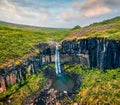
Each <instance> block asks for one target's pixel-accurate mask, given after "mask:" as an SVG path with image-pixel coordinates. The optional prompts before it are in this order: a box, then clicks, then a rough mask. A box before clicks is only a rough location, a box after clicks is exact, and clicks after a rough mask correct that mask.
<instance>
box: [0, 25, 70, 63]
mask: <svg viewBox="0 0 120 105" xmlns="http://www.w3.org/2000/svg"><path fill="white" fill-rule="evenodd" d="M70 32H71V31H70V30H66V29H52V28H37V27H28V26H19V25H14V24H7V23H4V24H3V23H0V65H2V64H3V63H7V62H10V61H11V59H17V58H22V57H23V56H24V55H26V54H30V53H31V52H35V49H36V48H35V45H37V44H38V43H45V42H48V41H51V40H52V41H61V40H63V39H64V38H65V37H66V36H68V35H69V34H70Z"/></svg>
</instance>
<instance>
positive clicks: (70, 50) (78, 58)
mask: <svg viewBox="0 0 120 105" xmlns="http://www.w3.org/2000/svg"><path fill="white" fill-rule="evenodd" d="M59 45H60V46H59V51H60V62H61V64H64V63H76V64H81V66H86V67H89V68H99V69H101V70H103V71H106V69H114V68H118V67H120V42H119V41H115V40H107V39H104V38H91V39H74V40H64V41H63V42H62V43H59ZM37 48H38V49H39V54H38V55H36V56H31V57H29V58H27V59H24V60H23V61H22V62H21V63H20V64H19V65H15V64H14V65H13V66H12V67H6V68H3V69H1V70H0V93H2V92H3V91H5V90H6V89H7V87H8V86H9V85H13V84H15V83H18V84H19V85H21V80H22V79H24V80H25V79H26V74H28V75H31V74H34V73H35V74H37V70H39V69H40V68H42V67H43V66H45V65H47V64H49V63H54V62H55V45H54V44H48V43H41V44H38V45H37Z"/></svg>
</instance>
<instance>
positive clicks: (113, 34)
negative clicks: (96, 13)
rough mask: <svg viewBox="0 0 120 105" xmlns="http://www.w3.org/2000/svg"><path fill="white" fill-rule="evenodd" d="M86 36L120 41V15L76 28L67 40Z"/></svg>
mask: <svg viewBox="0 0 120 105" xmlns="http://www.w3.org/2000/svg"><path fill="white" fill-rule="evenodd" d="M86 38H106V39H108V40H111V39H112V40H116V41H120V17H116V18H113V19H109V20H104V21H103V22H99V23H93V24H91V25H89V26H86V27H83V28H81V29H78V30H75V31H74V32H73V33H72V34H71V35H70V36H68V37H67V38H66V39H67V40H73V39H86Z"/></svg>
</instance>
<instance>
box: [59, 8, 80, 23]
mask: <svg viewBox="0 0 120 105" xmlns="http://www.w3.org/2000/svg"><path fill="white" fill-rule="evenodd" d="M79 17H80V15H79V14H78V13H77V11H74V10H73V9H70V10H67V11H63V12H61V18H63V19H64V20H66V21H69V20H73V19H76V18H79Z"/></svg>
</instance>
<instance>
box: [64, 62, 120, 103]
mask: <svg viewBox="0 0 120 105" xmlns="http://www.w3.org/2000/svg"><path fill="white" fill-rule="evenodd" d="M64 70H66V71H67V72H74V73H77V74H80V78H81V87H80V88H79V90H78V93H77V94H76V95H75V97H74V98H73V99H71V100H70V101H69V102H68V103H69V104H72V103H73V102H77V103H79V104H82V105H119V103H120V68H118V69H114V70H107V71H106V72H103V71H102V70H98V69H95V68H94V69H91V70H89V69H86V68H80V65H74V64H73V65H64ZM66 101H68V100H66V99H64V100H62V103H64V102H65V103H66Z"/></svg>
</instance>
